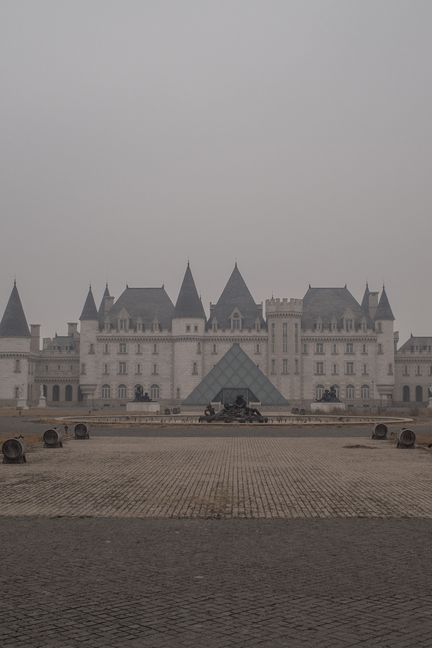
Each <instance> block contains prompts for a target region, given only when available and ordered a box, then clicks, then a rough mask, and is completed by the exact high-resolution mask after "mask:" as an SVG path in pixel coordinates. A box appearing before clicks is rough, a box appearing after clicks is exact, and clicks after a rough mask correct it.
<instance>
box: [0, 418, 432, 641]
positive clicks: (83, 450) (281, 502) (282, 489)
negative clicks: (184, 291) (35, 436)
mask: <svg viewBox="0 0 432 648" xmlns="http://www.w3.org/2000/svg"><path fill="white" fill-rule="evenodd" d="M431 468H432V453H431V452H430V451H428V450H420V449H419V450H405V451H404V450H396V449H395V447H394V444H393V443H391V442H378V441H371V440H370V439H368V438H366V437H364V438H363V439H353V438H348V437H346V438H343V437H334V438H321V439H314V438H301V437H297V438H295V437H294V438H282V437H279V436H275V437H271V436H268V437H247V436H244V437H238V436H235V431H234V430H232V429H231V436H224V437H209V436H203V437H188V436H184V437H183V438H180V437H164V438H160V437H144V438H139V437H135V438H134V437H105V438H104V437H93V438H92V439H90V440H89V441H81V442H80V441H69V442H67V443H66V444H65V447H64V448H63V449H58V450H44V449H42V448H41V447H40V446H39V447H35V448H33V449H32V451H31V452H30V453H29V455H28V463H27V464H25V465H18V466H13V465H12V466H11V465H1V464H0V547H1V562H0V565H1V566H0V594H1V605H0V646H1V648H19V647H21V648H82V647H83V646H84V647H85V646H88V647H89V648H122V647H125V648H147V647H148V648H177V647H179V648H183V647H188V648H189V647H193V648H195V647H196V648H230V647H231V646H233V647H245V648H246V647H247V648H249V647H251V648H254V647H255V646H261V647H264V648H279V647H282V646H284V647H287V648H297V647H300V646H303V647H312V648H314V647H317V648H321V647H323V648H341V647H347V648H348V647H350V646H353V647H354V646H356V647H359V646H364V647H367V648H369V647H371V648H374V647H380V648H381V647H383V648H384V647H386V648H402V647H404V648H408V647H412V648H414V647H430V646H432V640H431V637H432V585H431V583H432V556H431V554H430V546H431V541H432V478H431V474H432V473H431ZM266 518H270V519H266Z"/></svg>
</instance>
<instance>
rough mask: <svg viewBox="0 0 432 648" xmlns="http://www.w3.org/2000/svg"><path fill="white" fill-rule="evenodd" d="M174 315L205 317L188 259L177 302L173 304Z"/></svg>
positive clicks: (179, 316)
mask: <svg viewBox="0 0 432 648" xmlns="http://www.w3.org/2000/svg"><path fill="white" fill-rule="evenodd" d="M174 317H178V318H181V317H197V318H200V319H204V320H205V319H206V316H205V312H204V308H203V305H202V302H201V299H200V297H199V295H198V291H197V289H196V285H195V281H194V278H193V276H192V271H191V269H190V264H189V261H188V264H187V268H186V272H185V275H184V278H183V283H182V285H181V288H180V292H179V296H178V299H177V303H176V305H175V309H174Z"/></svg>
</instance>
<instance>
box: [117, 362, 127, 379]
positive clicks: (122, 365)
mask: <svg viewBox="0 0 432 648" xmlns="http://www.w3.org/2000/svg"><path fill="white" fill-rule="evenodd" d="M126 373H127V366H126V362H119V374H121V375H123V376H124V375H125V374H126Z"/></svg>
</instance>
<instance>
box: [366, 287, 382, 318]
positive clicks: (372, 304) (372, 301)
mask: <svg viewBox="0 0 432 648" xmlns="http://www.w3.org/2000/svg"><path fill="white" fill-rule="evenodd" d="M378 296H379V293H378V292H371V293H369V302H368V310H369V317H370V318H371V319H374V317H375V313H376V311H377V308H378Z"/></svg>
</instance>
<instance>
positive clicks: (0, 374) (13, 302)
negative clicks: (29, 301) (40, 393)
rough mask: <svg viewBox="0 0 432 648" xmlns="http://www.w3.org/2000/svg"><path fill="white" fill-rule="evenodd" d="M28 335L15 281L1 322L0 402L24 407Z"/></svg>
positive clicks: (28, 347) (27, 373) (27, 372)
mask: <svg viewBox="0 0 432 648" xmlns="http://www.w3.org/2000/svg"><path fill="white" fill-rule="evenodd" d="M30 346H31V335H30V330H29V327H28V324H27V319H26V316H25V314H24V309H23V307H22V303H21V299H20V296H19V293H18V288H17V286H16V282H14V285H13V288H12V292H11V294H10V297H9V301H8V303H7V306H6V309H5V311H4V315H3V318H2V320H1V323H0V401H2V402H3V403H5V404H9V405H15V404H16V405H19V406H20V407H23V406H24V407H25V406H26V404H27V400H28V399H29V398H31V394H30V390H29V356H30Z"/></svg>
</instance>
